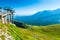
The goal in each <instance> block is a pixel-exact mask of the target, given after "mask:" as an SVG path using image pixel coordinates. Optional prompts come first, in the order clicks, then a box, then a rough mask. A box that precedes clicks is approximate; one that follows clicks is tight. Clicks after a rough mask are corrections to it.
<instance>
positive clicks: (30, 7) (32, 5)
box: [0, 0, 60, 16]
mask: <svg viewBox="0 0 60 40" xmlns="http://www.w3.org/2000/svg"><path fill="white" fill-rule="evenodd" d="M0 6H2V7H7V6H8V7H9V6H10V7H12V8H13V9H15V11H16V13H15V15H20V16H27V15H32V14H35V13H36V12H38V11H43V10H54V9H57V8H60V0H0Z"/></svg>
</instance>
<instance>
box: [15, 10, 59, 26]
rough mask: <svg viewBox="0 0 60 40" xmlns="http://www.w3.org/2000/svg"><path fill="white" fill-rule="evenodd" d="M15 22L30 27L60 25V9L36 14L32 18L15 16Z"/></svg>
mask: <svg viewBox="0 0 60 40" xmlns="http://www.w3.org/2000/svg"><path fill="white" fill-rule="evenodd" d="M15 20H18V21H22V22H24V23H27V24H31V25H49V24H59V23H60V21H59V20H60V9H56V10H45V11H41V12H37V13H36V14H34V15H32V16H15Z"/></svg>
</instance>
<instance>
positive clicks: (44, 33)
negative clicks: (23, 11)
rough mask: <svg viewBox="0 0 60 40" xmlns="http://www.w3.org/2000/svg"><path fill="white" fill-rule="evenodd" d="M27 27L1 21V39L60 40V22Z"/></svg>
mask: <svg viewBox="0 0 60 40" xmlns="http://www.w3.org/2000/svg"><path fill="white" fill-rule="evenodd" d="M25 25H26V26H25V28H22V27H17V26H16V25H13V24H2V23H0V40H60V24H54V25H48V26H35V25H28V24H25Z"/></svg>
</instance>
